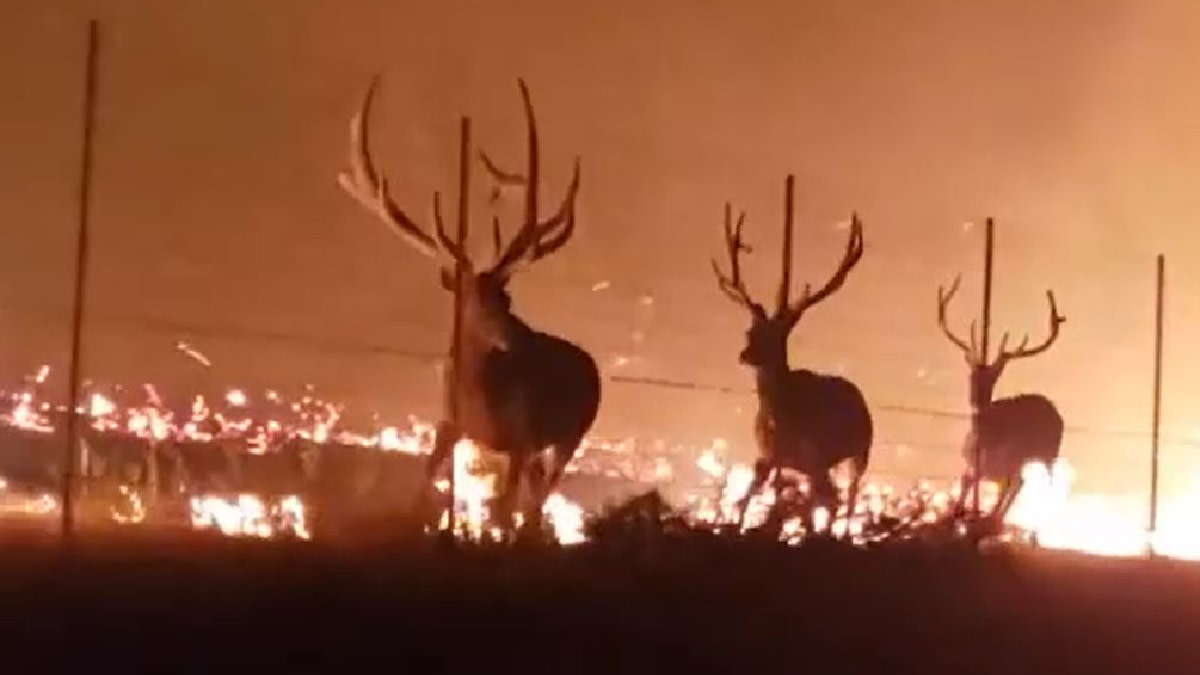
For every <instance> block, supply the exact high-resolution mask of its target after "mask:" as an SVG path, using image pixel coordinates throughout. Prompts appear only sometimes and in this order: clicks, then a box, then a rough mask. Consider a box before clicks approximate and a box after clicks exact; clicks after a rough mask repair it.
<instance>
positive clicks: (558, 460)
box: [541, 442, 579, 501]
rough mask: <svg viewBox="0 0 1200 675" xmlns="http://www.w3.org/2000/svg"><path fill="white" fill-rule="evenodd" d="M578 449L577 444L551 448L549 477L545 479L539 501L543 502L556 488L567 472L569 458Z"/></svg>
mask: <svg viewBox="0 0 1200 675" xmlns="http://www.w3.org/2000/svg"><path fill="white" fill-rule="evenodd" d="M578 448H579V442H576V443H574V444H573V445H570V446H567V445H556V446H554V447H553V452H554V456H553V459H552V460H551V461H552V462H553V464H552V466H551V467H550V475H549V476H547V477H546V481H545V485H544V486H543V488H544V489H543V490H542V492H541V499H542V500H543V501H544V500H545V499H546V498H547V497H549V496H550V493H551V492H553V491H554V489H555V488H556V487H558V482H559V481H561V480H562V477H563V474H564V473H565V472H566V470H567V465H568V464H570V463H571V458H572V457H574V456H575V451H576V450H577V449H578Z"/></svg>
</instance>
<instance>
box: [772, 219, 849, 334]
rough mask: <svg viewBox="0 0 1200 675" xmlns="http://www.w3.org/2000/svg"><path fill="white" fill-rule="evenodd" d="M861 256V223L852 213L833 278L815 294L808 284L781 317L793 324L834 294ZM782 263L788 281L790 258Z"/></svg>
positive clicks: (781, 294) (782, 296)
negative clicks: (848, 236) (844, 243)
mask: <svg viewBox="0 0 1200 675" xmlns="http://www.w3.org/2000/svg"><path fill="white" fill-rule="evenodd" d="M862 255H863V236H862V221H861V220H859V219H858V214H857V213H854V214H851V216H850V238H849V240H848V241H847V242H846V252H845V254H843V255H842V261H841V262H840V263H839V264H838V267H837V269H836V270H835V271H834V273H833V276H831V277H830V278H829V281H827V282H825V285H824V286H822V287H821V288H820V290H818V291H817V292H815V293H814V292H813V290H812V286H811V285H810V284H805V285H804V292H803V293H802V294H801V295H800V299H799V300H797V301H796V302H794V303H792V304H791V305H790V306H788V307H787V309H786V311H785V312H783V316H785V317H787V319H788V322H789V323H791V324H795V322H796V321H798V320H799V319H800V316H801V315H803V314H804V312H805V311H806V310H808V308H809V307H812V306H813V305H815V304H817V303H819V302H821V301H822V300H824V299H826V298H828V297H829V296H831V295H833V294H834V293H836V292H837V291H838V289H840V288H841V287H842V284H844V283H846V277H848V276H849V275H850V270H852V269H854V266H855V265H857V264H858V261H859V260H862ZM784 263H785V264H784V278H785V279H788V278H790V276H791V269H790V268H791V264H792V261H791V258H790V257H789V258H786V259H785V260H784ZM780 296H781V298H783V299H786V294H784V293H782V292H781V293H780Z"/></svg>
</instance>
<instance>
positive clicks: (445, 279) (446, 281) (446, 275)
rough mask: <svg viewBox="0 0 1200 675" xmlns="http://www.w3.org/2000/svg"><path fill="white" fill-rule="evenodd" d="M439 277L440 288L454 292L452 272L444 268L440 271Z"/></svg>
mask: <svg viewBox="0 0 1200 675" xmlns="http://www.w3.org/2000/svg"><path fill="white" fill-rule="evenodd" d="M441 276H442V288H444V289H446V290H448V291H453V290H454V270H448V269H446V268H445V267H443V268H442V270H441Z"/></svg>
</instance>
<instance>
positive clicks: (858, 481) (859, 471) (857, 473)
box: [845, 460, 866, 539]
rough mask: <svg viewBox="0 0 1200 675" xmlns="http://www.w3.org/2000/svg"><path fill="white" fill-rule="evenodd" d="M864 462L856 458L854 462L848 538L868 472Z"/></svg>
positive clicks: (847, 511)
mask: <svg viewBox="0 0 1200 675" xmlns="http://www.w3.org/2000/svg"><path fill="white" fill-rule="evenodd" d="M863 464H864V463H863V462H859V461H858V460H854V461H853V462H852V474H853V475H851V476H850V494H849V499H850V503H849V505H847V506H846V535H845V536H846V538H847V539H849V538H850V524H851V523H853V522H854V509H855V507H857V506H858V490H859V488H860V487H861V486H862V478H863V474H864V473H866V467H865V466H863Z"/></svg>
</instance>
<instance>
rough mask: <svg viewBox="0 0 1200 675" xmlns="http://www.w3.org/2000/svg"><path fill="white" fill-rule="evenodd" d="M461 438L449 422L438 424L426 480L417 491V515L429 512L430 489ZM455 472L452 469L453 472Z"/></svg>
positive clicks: (428, 461) (427, 464) (426, 468)
mask: <svg viewBox="0 0 1200 675" xmlns="http://www.w3.org/2000/svg"><path fill="white" fill-rule="evenodd" d="M460 438H462V434H461V433H459V431H458V429H456V428H454V425H452V424H450V423H449V422H439V423H438V427H437V431H436V432H435V435H434V441H433V452H432V453H430V455H429V459H428V460H426V462H425V480H423V481H421V488H420V490H418V491H417V509H416V510H417V513H419V514H424V513H425V512H426V511H427V510H428V507H429V494H430V488H431V487H433V482H434V478H435V477H436V476H437V473H438V470H439V469H441V468H442V464H443V463H445V461H446V458H448V457H449V456H450V454H451V453H452V452H453V450H454V446H455V445H456V444H457V443H458V440H459V439H460ZM453 470H454V469H453V467H451V471H453ZM450 508H454V504H451V505H450ZM422 517H423V516H422Z"/></svg>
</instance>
